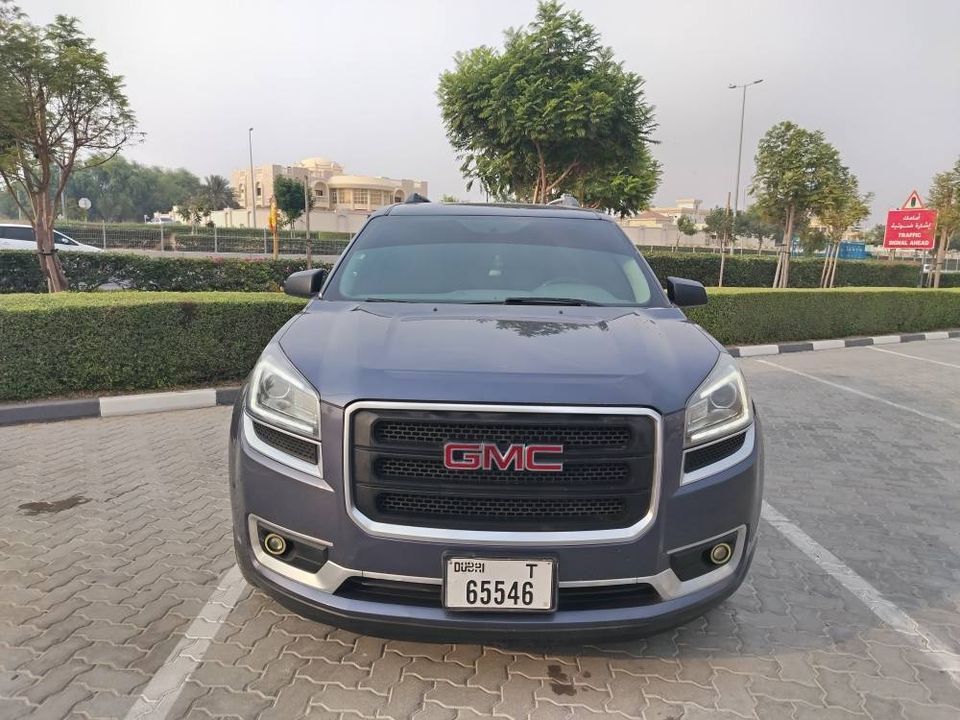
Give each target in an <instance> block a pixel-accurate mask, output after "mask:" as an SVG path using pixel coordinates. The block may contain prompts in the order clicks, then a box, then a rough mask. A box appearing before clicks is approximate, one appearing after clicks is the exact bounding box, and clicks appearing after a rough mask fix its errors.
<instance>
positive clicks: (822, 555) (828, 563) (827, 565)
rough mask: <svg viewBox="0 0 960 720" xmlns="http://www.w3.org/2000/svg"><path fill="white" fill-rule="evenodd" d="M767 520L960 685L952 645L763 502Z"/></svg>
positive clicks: (959, 657)
mask: <svg viewBox="0 0 960 720" xmlns="http://www.w3.org/2000/svg"><path fill="white" fill-rule="evenodd" d="M763 518H764V520H766V521H767V522H768V523H770V524H771V525H773V527H775V528H776V529H777V530H779V531H780V533H781V534H782V535H783V536H784V537H785V538H786V539H787V540H789V541H790V542H791V543H792V544H793V545H794V547H796V548H797V549H798V550H800V552H802V553H803V554H804V555H806V556H807V557H808V558H810V559H811V560H813V562H815V563H816V564H817V565H818V566H819V567H820V568H821V569H822V570H823V571H824V572H826V573H827V574H828V575H829V576H830V577H832V578H833V579H834V580H836V581H837V582H839V583H840V584H841V585H842V586H843V587H844V588H846V589H847V590H848V591H849V592H850V593H851V594H853V595H854V596H855V597H856V598H857V599H858V600H860V602H862V603H863V604H864V605H866V606H867V607H868V608H869V609H870V611H871V612H872V613H873V614H874V615H876V616H877V617H878V618H880V620H882V621H883V622H884V623H886V624H887V625H889V626H890V627H891V628H893V629H894V630H896V631H897V632H899V633H901V634H903V635H906V636H908V637H910V638H912V639H913V640H914V641H916V642H917V643H918V644H919V645H920V647H921V649H922V651H923V652H924V653H925V654H926V655H927V657H928V658H929V659H930V662H931V663H932V664H933V665H934V666H935V667H937V668H939V669H940V670H943V671H944V672H946V673H947V674H949V676H950V678H951V679H952V680H953V682H954V684H956V685H958V686H960V655H958V654H957V653H955V652H954V651H953V650H951V649H950V646H949V645H947V644H946V643H945V642H943V641H942V640H940V639H939V638H938V637H937V636H936V635H934V634H933V633H931V632H930V631H929V630H927V629H926V628H924V627H923V626H922V625H921V624H920V623H918V622H917V621H916V620H914V619H913V618H912V617H910V616H909V615H908V614H907V613H905V612H904V611H903V610H901V609H900V608H899V607H898V606H897V605H895V604H894V603H892V602H891V601H889V600H887V599H886V598H885V597H884V596H883V595H882V594H881V593H880V591H879V590H877V589H876V588H875V587H873V585H871V584H870V583H868V582H867V581H866V580H864V579H863V578H862V577H861V576H859V575H857V573H855V572H854V571H853V570H851V569H850V568H849V567H848V566H847V565H845V564H844V563H843V562H842V561H841V560H840V559H839V558H838V557H837V556H836V555H834V554H833V553H831V552H830V551H829V550H827V549H826V548H825V547H823V546H822V545H820V544H819V543H818V542H817V541H816V540H814V539H813V538H811V537H810V536H809V535H807V534H806V533H805V532H804V531H803V530H801V529H800V528H799V527H797V526H796V525H794V524H793V523H792V522H790V521H789V520H788V519H787V518H786V517H784V516H783V515H781V514H780V512H779V511H777V510H776V509H775V508H774V507H773V506H772V505H770V504H769V503H768V502H767V501H766V500H764V501H763Z"/></svg>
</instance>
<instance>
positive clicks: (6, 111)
mask: <svg viewBox="0 0 960 720" xmlns="http://www.w3.org/2000/svg"><path fill="white" fill-rule="evenodd" d="M135 136H136V118H135V117H134V114H133V111H132V110H131V108H130V105H129V102H128V101H127V96H126V94H125V92H124V87H123V78H122V77H121V76H120V75H114V74H113V73H111V72H110V71H109V68H108V67H107V57H106V55H105V54H104V53H102V52H100V51H98V50H97V49H96V48H95V47H94V45H93V41H92V40H91V39H90V38H88V37H87V36H85V35H84V34H83V33H81V32H80V29H79V21H78V20H77V19H76V18H72V17H67V16H66V15H57V16H56V18H55V19H54V21H53V22H51V23H50V24H48V25H44V26H41V25H34V24H33V23H31V22H30V21H29V20H28V19H27V17H26V15H24V14H23V13H22V12H20V11H19V10H18V9H17V8H16V7H15V6H12V5H10V4H8V3H4V5H3V6H2V7H0V179H2V180H3V182H4V184H5V185H6V186H7V187H9V188H13V189H14V190H15V191H19V190H22V191H23V193H24V194H25V195H26V196H27V197H28V198H29V201H30V202H29V203H27V204H23V207H22V209H23V211H24V214H25V215H26V216H27V217H29V218H30V222H31V224H32V225H33V227H34V230H35V232H36V236H37V246H38V249H39V250H41V251H42V254H41V255H40V256H39V257H40V264H41V266H42V267H43V272H44V275H45V277H46V278H47V280H48V282H49V284H50V287H51V289H53V290H63V289H66V287H67V279H66V277H65V276H64V274H63V269H62V267H61V266H60V263H59V261H58V260H57V254H55V253H52V252H51V250H52V248H53V220H54V200H53V198H55V197H57V196H59V195H60V193H61V192H62V191H63V189H64V187H65V185H66V183H67V181H68V180H69V179H70V176H71V174H72V173H73V172H74V170H81V169H83V168H84V167H89V166H91V165H96V164H99V163H102V162H103V161H104V160H105V159H106V158H109V157H111V156H112V155H114V154H116V153H117V152H118V151H119V150H120V148H121V147H123V146H124V145H125V144H127V143H128V142H130V141H131V140H132V139H134V138H135Z"/></svg>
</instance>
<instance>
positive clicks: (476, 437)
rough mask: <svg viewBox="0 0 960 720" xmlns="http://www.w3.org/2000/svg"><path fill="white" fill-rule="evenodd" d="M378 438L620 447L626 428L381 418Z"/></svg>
mask: <svg viewBox="0 0 960 720" xmlns="http://www.w3.org/2000/svg"><path fill="white" fill-rule="evenodd" d="M374 433H375V437H376V439H377V441H378V442H382V443H389V444H392V445H442V444H443V443H445V442H450V441H452V440H456V441H460V442H488V443H506V444H509V443H514V442H523V443H528V444H529V443H559V444H561V445H566V446H569V447H604V448H610V447H614V448H616V447H624V446H626V445H627V443H629V442H630V428H628V427H623V426H617V425H612V426H597V425H534V424H531V425H526V424H520V423H518V424H509V425H508V424H491V425H487V424H477V423H458V422H410V421H406V420H405V421H402V422H396V421H381V422H379V423H377V425H376V429H375V430H374Z"/></svg>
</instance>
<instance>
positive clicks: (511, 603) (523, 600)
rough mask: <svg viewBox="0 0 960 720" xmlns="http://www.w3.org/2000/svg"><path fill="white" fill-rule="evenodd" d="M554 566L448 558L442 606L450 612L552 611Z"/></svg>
mask: <svg viewBox="0 0 960 720" xmlns="http://www.w3.org/2000/svg"><path fill="white" fill-rule="evenodd" d="M555 566H556V563H555V562H554V561H553V560H550V559H536V560H518V559H512V558H511V559H509V560H507V559H502V558H476V557H448V558H446V565H445V566H444V574H443V604H444V607H446V608H448V609H450V610H496V611H502V610H511V611H512V610H528V611H535V612H549V611H551V610H554V609H555V608H556V596H557V594H556V586H557V583H556V567H555Z"/></svg>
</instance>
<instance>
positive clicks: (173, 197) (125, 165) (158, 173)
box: [58, 155, 201, 227]
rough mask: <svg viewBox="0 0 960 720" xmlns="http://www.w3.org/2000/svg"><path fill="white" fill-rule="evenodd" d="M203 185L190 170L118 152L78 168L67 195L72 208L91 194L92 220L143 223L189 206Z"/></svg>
mask: <svg viewBox="0 0 960 720" xmlns="http://www.w3.org/2000/svg"><path fill="white" fill-rule="evenodd" d="M200 188H201V185H200V180H199V179H197V176H196V175H194V174H193V173H191V172H190V171H189V170H184V169H183V168H180V169H177V170H167V169H165V168H160V167H148V166H146V165H141V164H140V163H137V162H131V161H129V160H127V159H126V158H124V157H122V156H119V155H118V156H117V157H114V158H112V159H110V160H106V161H105V162H104V163H102V164H100V165H97V166H94V167H90V168H87V169H85V170H83V171H78V172H75V173H74V174H73V176H72V177H71V178H70V181H69V182H68V183H67V187H66V191H65V195H66V199H67V208H68V210H72V209H73V208H75V207H76V205H77V200H79V199H80V198H82V197H85V198H89V200H90V203H91V205H92V207H91V208H90V212H89V214H88V219H90V220H105V221H107V222H121V221H124V220H127V221H132V222H137V223H140V222H143V218H144V217H153V214H154V213H155V212H167V211H169V210H170V208H172V207H173V206H174V205H176V206H178V207H186V206H188V205H189V204H190V200H191V198H193V197H195V196H196V195H197V194H198V193H199V192H200ZM58 227H59V226H58Z"/></svg>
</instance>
